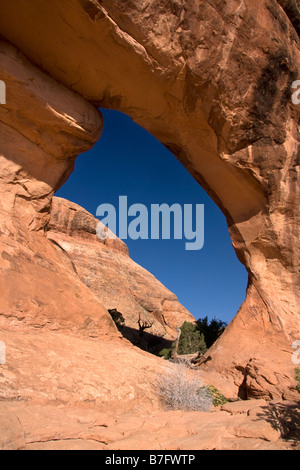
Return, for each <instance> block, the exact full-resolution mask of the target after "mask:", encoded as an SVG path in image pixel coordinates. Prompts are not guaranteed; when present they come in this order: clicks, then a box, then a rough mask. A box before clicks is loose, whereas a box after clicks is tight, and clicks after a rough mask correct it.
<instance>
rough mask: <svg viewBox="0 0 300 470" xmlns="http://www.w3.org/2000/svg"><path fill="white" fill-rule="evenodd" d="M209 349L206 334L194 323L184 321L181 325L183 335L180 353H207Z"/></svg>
mask: <svg viewBox="0 0 300 470" xmlns="http://www.w3.org/2000/svg"><path fill="white" fill-rule="evenodd" d="M206 351H207V347H206V343H205V338H204V335H203V334H202V333H201V332H200V331H199V329H198V328H197V325H195V324H194V323H188V322H184V324H183V325H182V327H181V336H180V341H179V346H178V354H179V355H180V356H182V355H184V354H194V353H198V352H200V353H203V354H204V353H205V352H206Z"/></svg>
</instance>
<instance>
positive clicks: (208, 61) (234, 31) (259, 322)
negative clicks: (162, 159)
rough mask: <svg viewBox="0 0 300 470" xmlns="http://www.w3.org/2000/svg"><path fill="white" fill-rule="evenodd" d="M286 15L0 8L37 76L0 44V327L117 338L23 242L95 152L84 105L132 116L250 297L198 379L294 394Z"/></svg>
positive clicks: (39, 244)
mask: <svg viewBox="0 0 300 470" xmlns="http://www.w3.org/2000/svg"><path fill="white" fill-rule="evenodd" d="M280 5H282V6H280ZM294 5H295V2H294V1H293V0H290V1H288V0H287V1H283V0H282V1H280V2H277V1H270V0H263V1H261V2H259V3H258V2H257V1H255V0H247V2H246V1H244V0H230V1H225V0H208V1H205V2H202V1H195V0H191V1H188V2H187V1H186V0H172V1H168V2H166V1H164V0H153V1H151V2H148V1H141V0H130V1H128V2H126V3H125V2H123V1H122V0H115V1H114V2H111V0H102V1H101V2H98V1H96V0H68V2H61V1H60V0H52V2H51V8H49V2H48V0H39V1H38V2H37V1H32V2H26V5H25V4H24V2H23V1H22V0H14V2H11V0H1V1H0V6H1V17H0V31H1V36H2V37H4V38H6V39H7V40H8V41H10V42H11V43H12V44H14V45H15V46H16V47H17V48H19V49H20V50H21V51H22V52H23V53H24V54H25V55H26V57H27V59H29V60H30V61H31V62H32V63H34V64H35V65H36V66H37V67H36V68H35V67H33V66H32V64H31V63H29V62H28V61H27V59H25V58H24V57H23V56H22V55H20V53H19V52H17V51H16V50H15V49H13V48H12V47H11V46H9V45H7V44H4V43H2V45H1V65H2V67H1V69H2V73H3V76H1V77H0V78H1V79H4V80H6V81H7V105H6V107H1V108H0V118H1V121H2V124H1V133H2V142H3V147H2V150H1V154H3V155H2V162H1V168H2V170H1V194H2V195H3V197H1V233H2V234H3V235H2V236H1V248H2V262H1V263H2V266H1V267H2V272H1V280H0V282H1V291H2V292H3V293H4V294H3V297H2V299H1V304H0V311H1V320H3V319H4V318H5V319H6V321H9V323H10V324H14V323H16V322H18V324H20V325H21V324H22V323H27V324H30V325H37V324H41V323H42V324H43V325H44V327H47V328H61V327H63V328H65V329H67V328H69V329H72V330H74V331H76V332H79V331H80V332H85V333H86V332H89V331H91V334H92V335H95V336H99V335H100V336H101V334H102V333H109V334H111V335H112V337H114V335H117V332H116V331H115V329H114V326H113V325H112V324H111V322H110V321H109V318H108V317H107V315H106V312H105V310H104V309H103V308H102V307H101V306H100V305H101V304H100V303H99V302H98V300H97V299H96V297H95V296H94V295H93V294H92V293H91V291H90V290H89V289H88V288H87V287H86V286H83V285H82V283H80V281H79V280H78V277H77V276H75V275H74V273H72V272H71V270H70V269H69V267H67V266H66V265H65V264H64V258H63V256H62V255H61V254H59V253H58V252H57V250H56V249H55V248H54V247H53V246H52V245H51V244H50V242H49V241H47V240H45V238H43V234H42V233H33V232H32V231H37V230H38V231H40V232H42V229H43V227H44V226H45V223H46V222H47V220H48V218H49V207H50V201H51V197H52V194H53V192H54V190H55V189H57V188H58V187H59V186H60V184H62V183H63V181H64V180H65V179H66V177H67V175H68V174H69V172H70V171H71V169H72V165H73V161H74V157H75V156H76V155H77V154H78V153H79V152H82V151H83V150H86V149H87V148H89V147H90V146H91V145H92V144H93V143H94V142H95V140H96V139H97V138H98V137H99V133H100V128H101V118H100V116H99V113H98V112H97V111H96V109H95V108H94V107H93V106H92V105H91V104H89V103H88V101H89V102H92V103H93V104H96V105H102V106H104V107H109V108H115V109H119V110H121V111H123V112H125V113H128V114H129V115H130V116H132V118H133V119H135V120H136V121H137V122H138V123H139V124H141V125H142V126H144V127H145V128H146V129H147V130H148V131H149V132H151V133H152V134H153V135H155V136H156V137H157V138H158V139H159V140H160V141H161V142H162V143H164V144H165V145H166V146H167V147H168V148H169V149H171V150H172V151H173V153H174V154H175V155H176V156H177V158H178V159H179V160H180V161H181V162H182V163H183V164H184V165H185V166H186V168H187V169H188V170H189V171H190V172H191V174H192V175H193V176H194V177H195V178H196V180H197V181H199V182H200V183H201V184H202V185H203V187H204V188H205V189H206V190H207V192H208V193H209V194H210V195H211V196H212V198H213V199H214V200H215V201H216V202H217V204H218V205H219V207H220V208H221V209H222V210H223V212H224V214H225V215H226V217H227V221H228V225H229V230H230V233H231V237H232V241H233V245H234V247H235V249H236V252H237V255H238V256H239V258H240V260H241V261H242V262H243V263H244V264H245V266H246V268H247V270H248V272H249V288H248V294H247V299H246V301H245V303H244V304H243V306H242V307H241V309H240V311H239V313H238V315H237V317H236V319H235V320H234V321H233V323H232V324H231V325H230V327H229V328H228V330H227V331H226V333H225V335H223V337H222V338H221V339H220V341H218V343H217V344H216V346H215V347H214V348H213V349H212V351H211V355H212V358H213V359H212V361H211V362H210V363H208V365H207V368H209V369H210V370H208V371H207V373H208V374H209V377H215V381H216V382H218V383H220V384H221V387H223V388H224V389H226V393H227V394H230V395H238V394H240V395H241V396H244V397H245V396H248V397H251V396H255V397H258V396H263V397H282V396H284V397H289V396H292V395H293V394H294V389H295V384H294V379H293V376H294V370H293V369H294V365H293V364H292V360H291V357H292V352H293V351H292V349H291V345H292V343H293V341H295V340H299V339H300V338H299V335H300V322H299V304H300V301H299V300H300V299H299V261H298V260H299V252H300V240H299V225H300V215H299V129H298V120H299V109H298V108H297V107H296V106H294V105H293V103H292V101H291V85H292V83H293V81H294V80H296V79H299V78H300V42H299V36H298V33H297V31H298V27H297V24H298V23H297V21H298V16H297V12H295V9H294ZM282 7H283V8H282ZM42 70H43V71H44V72H46V74H44V73H43V72H42ZM59 83H60V84H59ZM71 90H72V91H71ZM79 95H81V96H79ZM24 279H26V280H27V281H26V282H24ZM79 283H80V284H79ZM60 288H61V290H62V291H63V292H60ZM49 292H50V294H49ZM53 292H55V296H53ZM74 292H76V294H77V295H78V298H76V297H74ZM75 298H76V301H75V300H74V299H75ZM87 306H88V307H87ZM87 312H88V313H87ZM100 317H101V321H98V320H97V318H98V319H99V318H100ZM89 319H91V320H92V321H90V320H89ZM88 325H90V326H88Z"/></svg>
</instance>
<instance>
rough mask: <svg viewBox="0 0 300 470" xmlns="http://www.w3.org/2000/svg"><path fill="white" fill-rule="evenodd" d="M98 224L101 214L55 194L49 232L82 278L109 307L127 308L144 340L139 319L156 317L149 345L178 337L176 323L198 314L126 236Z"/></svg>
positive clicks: (128, 331)
mask: <svg viewBox="0 0 300 470" xmlns="http://www.w3.org/2000/svg"><path fill="white" fill-rule="evenodd" d="M98 224H99V220H97V219H95V217H93V216H92V215H91V214H89V213H88V212H87V211H86V210H85V209H83V208H82V207H80V206H78V205H77V204H74V203H71V202H69V201H67V200H65V199H61V198H57V197H55V198H53V201H52V207H51V217H50V221H49V223H48V227H47V230H48V232H47V237H48V239H49V240H51V241H54V242H55V244H56V245H57V246H59V247H60V248H61V249H62V250H63V251H64V252H65V253H66V254H67V255H68V256H69V258H70V260H71V262H72V263H73V266H74V269H75V270H76V273H77V274H78V276H79V278H80V279H81V280H82V281H83V282H84V284H85V285H86V286H87V287H89V289H91V291H92V292H93V293H94V294H95V295H96V297H97V298H98V299H99V300H100V301H101V303H102V304H103V305H104V307H105V308H106V309H114V308H116V309H117V310H118V311H119V312H121V313H122V314H123V316H124V319H125V328H124V330H123V334H124V335H125V336H126V337H128V338H130V339H132V341H133V342H136V343H137V345H138V344H139V335H138V333H139V326H138V321H139V319H140V320H141V321H144V322H145V321H147V322H148V323H150V324H152V323H153V324H152V327H151V329H149V330H147V333H145V337H146V338H148V341H149V342H150V344H149V347H150V348H151V346H152V347H155V346H159V345H160V344H163V341H161V339H163V338H164V339H165V340H169V341H171V340H174V339H175V338H176V334H177V333H176V328H177V327H178V326H181V325H182V324H183V323H184V322H185V321H189V322H194V321H195V318H194V317H193V316H192V315H191V314H190V313H189V312H188V311H187V310H186V309H185V308H184V307H183V306H182V305H181V304H180V303H179V302H178V299H177V297H176V295H175V294H173V293H172V292H170V291H169V290H168V289H167V288H166V287H165V286H163V285H162V284H161V283H160V282H159V281H158V280H157V279H156V278H155V277H154V276H153V275H152V274H150V273H149V272H148V271H146V270H145V269H144V268H142V267H141V266H139V265H138V264H137V263H135V262H134V261H133V260H132V259H131V258H130V257H129V254H128V248H127V246H126V244H125V243H124V242H123V241H122V240H120V239H119V238H116V239H109V238H107V239H105V240H100V239H99V238H98V237H97V235H96V228H97V225H98ZM149 334H150V336H149ZM151 336H152V338H151ZM144 342H145V341H144ZM146 346H147V344H146ZM161 349H162V346H161Z"/></svg>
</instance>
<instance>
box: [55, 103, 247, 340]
mask: <svg viewBox="0 0 300 470" xmlns="http://www.w3.org/2000/svg"><path fill="white" fill-rule="evenodd" d="M101 112H102V114H103V117H104V130H103V134H102V136H101V138H100V140H99V141H98V143H97V144H96V145H95V147H94V148H93V149H92V150H90V151H88V152H87V153H85V154H83V155H81V156H79V157H78V158H77V160H76V164H75V171H74V172H73V174H72V175H71V177H70V178H69V179H68V181H67V182H66V183H65V184H64V186H62V188H60V189H59V191H58V192H57V193H56V196H57V197H61V198H64V199H67V200H70V201H72V202H74V203H76V204H78V205H79V206H81V207H83V208H84V209H86V210H87V211H88V212H89V213H91V214H92V215H93V216H96V214H97V208H98V206H99V205H100V204H103V203H106V204H110V205H113V206H114V207H115V208H116V213H117V222H118V220H119V218H118V211H120V197H126V198H127V202H128V207H129V208H130V206H131V205H134V204H139V205H143V207H145V208H146V209H147V210H148V216H147V225H148V229H149V230H148V232H147V235H148V236H147V237H146V239H143V237H142V236H140V237H139V239H137V240H136V239H134V240H133V239H131V238H130V234H129V236H128V237H126V239H124V242H125V243H126V244H127V246H128V249H129V255H130V257H131V259H132V260H133V261H135V262H136V263H138V264H139V265H140V266H142V267H143V268H145V269H146V270H147V271H149V272H150V273H151V274H152V275H154V276H155V277H156V278H157V279H158V280H159V281H160V282H161V283H162V284H163V285H164V286H166V287H167V288H168V289H169V290H170V291H171V292H173V293H174V294H175V295H176V296H177V298H178V300H179V302H180V304H182V305H183V306H184V307H185V308H186V309H187V310H188V311H189V312H190V313H191V314H192V316H193V317H194V319H195V320H198V319H203V318H204V317H208V319H209V321H211V320H213V319H218V320H220V321H222V322H224V323H226V324H228V323H230V322H231V321H232V319H233V318H234V317H235V315H236V313H237V311H238V310H239V307H240V305H241V304H242V302H244V300H245V296H246V287H247V282H248V274H247V272H246V270H245V268H244V266H243V265H242V264H241V263H240V261H239V260H238V258H237V257H236V254H235V251H234V248H233V246H232V242H231V239H230V234H229V232H228V226H227V223H226V219H225V217H224V215H223V214H222V213H221V211H220V209H219V208H218V207H217V205H216V204H215V203H214V202H213V201H212V199H211V198H210V196H208V195H207V193H206V192H205V191H204V190H203V189H202V188H201V186H200V185H199V183H198V182H197V181H195V179H194V178H193V177H192V176H191V174H190V173H189V172H188V171H187V170H186V169H185V168H184V167H183V166H182V164H181V163H180V162H179V161H178V160H177V159H176V158H174V155H173V154H172V153H171V152H170V150H168V149H166V147H165V146H163V145H162V144H161V143H160V142H158V141H157V139H155V138H154V137H153V136H152V135H151V134H150V133H148V132H147V131H146V130H144V129H143V128H141V127H140V126H139V125H137V124H136V123H134V121H133V120H132V119H131V118H130V117H129V116H127V115H125V114H123V113H120V112H118V111H114V110H108V109H103V108H102V109H101ZM162 204H165V205H168V207H172V206H173V205H174V204H175V205H177V206H178V207H180V208H182V212H181V213H182V214H183V215H184V209H185V207H186V205H189V206H191V207H193V212H192V215H193V217H192V221H191V223H192V225H193V229H194V232H193V233H195V232H196V230H199V229H200V230H202V229H203V231H204V234H205V239H204V246H203V247H202V248H201V249H199V250H192V251H189V250H187V249H186V246H187V243H186V242H187V240H186V239H185V238H184V234H185V231H184V227H183V225H184V220H183V218H182V220H181V221H180V223H181V226H182V232H181V233H182V237H181V239H176V233H175V229H174V227H175V226H176V220H175V216H174V217H172V216H171V218H170V225H171V230H170V234H169V235H170V237H169V238H168V239H163V238H162V237H163V233H162V227H160V233H159V239H152V238H151V224H153V223H154V222H153V220H151V206H153V205H160V206H161V205H162ZM200 204H201V205H204V227H202V226H201V227H200V225H199V224H197V227H196V223H195V215H196V214H195V208H196V206H197V205H200ZM172 215H173V214H172ZM175 215H176V214H175ZM130 220H133V217H129V218H128V223H130ZM160 222H163V221H162V219H160ZM173 224H174V225H173ZM119 228H120V227H119V224H118V223H117V229H118V231H117V235H118V234H119ZM91 261H92V260H91ZM94 262H95V263H96V262H97V261H96V260H94ZM107 263H108V265H107V268H106V270H107V271H109V269H110V267H109V260H107ZM91 269H93V261H92V262H91ZM116 274H117V273H116ZM98 275H99V276H103V277H105V269H104V270H103V271H101V273H100V272H99V273H98ZM107 276H109V273H107ZM83 280H86V279H85V276H83ZM89 282H90V279H89V280H88V281H87V284H89ZM102 288H103V289H104V290H105V289H106V288H105V287H104V286H103V284H102ZM128 288H129V286H128ZM93 289H94V291H95V293H96V294H97V295H98V296H99V298H100V300H101V302H102V303H103V304H104V306H105V307H106V308H107V309H117V310H118V311H121V310H122V300H121V299H120V298H118V295H119V296H120V297H122V296H123V294H122V293H120V292H118V293H115V294H114V296H115V300H113V299H112V297H113V296H109V295H108V294H107V289H106V293H105V294H104V293H101V292H100V290H101V283H100V286H99V284H98V287H95V286H93ZM137 289H138V287H137ZM135 295H136V296H138V295H139V294H138V291H137V292H135ZM148 295H150V296H151V293H149V294H148ZM125 311H126V308H125ZM121 313H122V312H121ZM125 323H126V322H125ZM129 324H130V329H132V327H133V329H134V328H135V329H138V326H137V325H135V327H134V325H133V324H132V322H129ZM178 326H181V325H178ZM150 331H151V330H150ZM123 333H124V330H123ZM147 336H148V340H149V342H151V337H150V336H149V333H148V334H147V331H146V332H145V337H146V338H147ZM128 337H129V339H130V337H131V336H130V334H129V335H128ZM152 342H153V341H152ZM154 343H155V341H154Z"/></svg>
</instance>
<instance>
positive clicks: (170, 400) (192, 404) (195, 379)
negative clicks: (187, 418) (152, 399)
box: [157, 364, 213, 411]
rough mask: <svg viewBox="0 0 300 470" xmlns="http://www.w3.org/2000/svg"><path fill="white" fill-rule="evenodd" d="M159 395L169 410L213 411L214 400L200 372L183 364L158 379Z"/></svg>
mask: <svg viewBox="0 0 300 470" xmlns="http://www.w3.org/2000/svg"><path fill="white" fill-rule="evenodd" d="M157 390H158V394H159V396H160V398H161V400H162V402H163V404H164V405H165V406H166V408H167V409H169V410H184V411H211V410H212V408H213V398H212V396H211V394H210V393H209V390H208V389H207V388H206V387H205V386H204V384H203V381H202V379H201V377H200V375H199V373H198V372H195V371H191V370H190V369H189V368H188V367H186V366H185V365H183V364H179V365H177V366H176V367H174V368H173V369H172V370H170V371H168V372H167V373H165V374H162V375H160V376H159V377H158V381H157Z"/></svg>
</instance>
